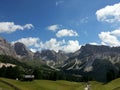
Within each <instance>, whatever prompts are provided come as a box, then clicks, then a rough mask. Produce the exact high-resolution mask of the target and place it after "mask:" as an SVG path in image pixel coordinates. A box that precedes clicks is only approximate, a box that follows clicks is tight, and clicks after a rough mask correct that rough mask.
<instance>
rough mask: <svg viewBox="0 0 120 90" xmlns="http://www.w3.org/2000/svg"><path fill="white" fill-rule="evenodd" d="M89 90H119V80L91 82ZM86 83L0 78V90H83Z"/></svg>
mask: <svg viewBox="0 0 120 90" xmlns="http://www.w3.org/2000/svg"><path fill="white" fill-rule="evenodd" d="M90 84H91V90H120V78H118V79H116V80H113V81H111V82H109V83H106V84H105V83H100V82H96V81H91V82H90ZM85 86H86V83H84V82H70V81H64V80H58V81H50V80H34V81H19V80H18V81H17V80H12V79H7V78H0V90H84V88H85Z"/></svg>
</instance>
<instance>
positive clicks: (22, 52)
mask: <svg viewBox="0 0 120 90" xmlns="http://www.w3.org/2000/svg"><path fill="white" fill-rule="evenodd" d="M14 50H15V52H16V54H17V55H18V56H19V57H20V58H22V59H28V60H29V59H33V55H34V53H33V52H31V51H30V50H29V49H28V48H27V47H26V46H25V45H24V44H23V43H20V42H17V43H15V44H14Z"/></svg>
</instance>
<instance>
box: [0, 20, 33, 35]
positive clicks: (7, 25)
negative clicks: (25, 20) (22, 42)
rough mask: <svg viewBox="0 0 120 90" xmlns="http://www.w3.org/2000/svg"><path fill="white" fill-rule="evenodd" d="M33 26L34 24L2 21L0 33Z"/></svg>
mask: <svg viewBox="0 0 120 90" xmlns="http://www.w3.org/2000/svg"><path fill="white" fill-rule="evenodd" d="M31 28H33V25H32V24H26V25H24V26H21V25H15V24H14V22H0V33H11V32H15V31H16V30H24V29H31Z"/></svg>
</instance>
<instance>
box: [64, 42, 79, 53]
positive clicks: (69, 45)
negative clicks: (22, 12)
mask: <svg viewBox="0 0 120 90" xmlns="http://www.w3.org/2000/svg"><path fill="white" fill-rule="evenodd" d="M80 47H81V45H80V44H79V42H78V41H77V40H75V41H74V40H69V41H68V42H66V45H65V46H63V50H64V51H65V52H68V53H69V52H75V51H77V50H78V49H80Z"/></svg>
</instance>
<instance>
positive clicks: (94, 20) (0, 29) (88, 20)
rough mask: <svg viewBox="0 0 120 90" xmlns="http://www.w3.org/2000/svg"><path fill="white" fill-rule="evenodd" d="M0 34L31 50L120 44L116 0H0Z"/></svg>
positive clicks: (71, 49) (72, 48)
mask: <svg viewBox="0 0 120 90" xmlns="http://www.w3.org/2000/svg"><path fill="white" fill-rule="evenodd" d="M0 36H2V37H4V38H5V39H7V40H8V41H9V42H11V43H15V42H18V41H19V42H22V43H24V44H25V45H26V46H27V47H29V48H30V49H31V50H32V51H40V50H42V49H50V50H55V51H59V50H63V51H65V52H74V51H76V50H78V49H79V48H80V47H81V45H85V44H87V43H89V44H95V45H108V46H120V2H119V1H118V0H0Z"/></svg>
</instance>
